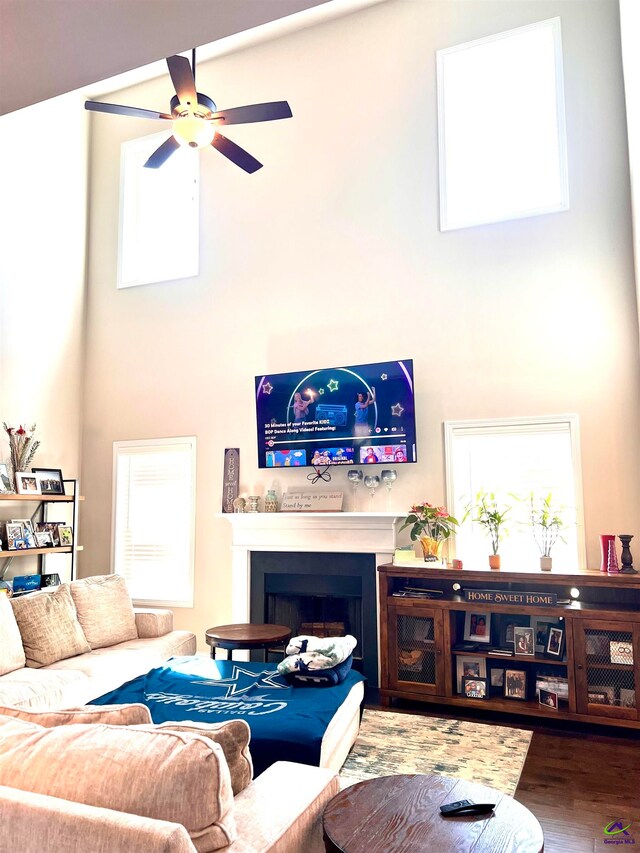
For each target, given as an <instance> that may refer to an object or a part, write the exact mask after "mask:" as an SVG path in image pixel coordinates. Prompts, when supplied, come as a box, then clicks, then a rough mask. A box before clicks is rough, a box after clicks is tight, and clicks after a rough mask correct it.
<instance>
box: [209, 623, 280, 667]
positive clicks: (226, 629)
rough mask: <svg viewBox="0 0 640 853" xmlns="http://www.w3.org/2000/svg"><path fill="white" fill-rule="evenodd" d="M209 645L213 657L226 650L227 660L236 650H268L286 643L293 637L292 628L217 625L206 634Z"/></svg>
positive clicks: (248, 624)
mask: <svg viewBox="0 0 640 853" xmlns="http://www.w3.org/2000/svg"><path fill="white" fill-rule="evenodd" d="M205 637H206V640H207V645H209V646H211V657H212V658H215V656H216V649H225V650H226V652H227V660H228V659H229V658H230V657H231V653H232V652H234V651H236V649H265V656H266V653H267V652H266V649H268V648H269V647H270V646H272V645H273V644H274V643H285V642H286V641H287V640H288V639H289V638H290V637H291V628H287V626H286V625H252V624H250V623H247V624H238V625H217V626H216V627H215V628H209V629H208V630H207V631H206V632H205Z"/></svg>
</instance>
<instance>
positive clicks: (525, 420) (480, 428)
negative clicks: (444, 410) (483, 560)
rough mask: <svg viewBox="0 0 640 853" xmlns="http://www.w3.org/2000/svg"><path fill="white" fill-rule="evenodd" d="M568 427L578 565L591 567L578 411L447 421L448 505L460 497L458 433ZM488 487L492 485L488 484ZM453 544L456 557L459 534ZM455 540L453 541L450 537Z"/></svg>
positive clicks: (445, 439)
mask: <svg viewBox="0 0 640 853" xmlns="http://www.w3.org/2000/svg"><path fill="white" fill-rule="evenodd" d="M558 426H561V427H562V426H564V427H566V429H567V430H568V432H569V440H570V443H571V463H572V467H573V484H574V499H575V504H574V505H575V511H576V524H577V528H578V529H577V531H576V539H577V546H578V565H579V566H580V567H582V568H586V566H587V548H586V541H585V530H584V504H583V498H582V463H581V453H580V422H579V418H578V415H577V414H561V415H539V416H536V417H520V418H487V419H483V420H462V421H445V422H444V453H445V471H446V489H447V506H448V507H449V508H450V510H451V512H453V508H454V507H455V498H456V496H455V495H454V493H453V483H454V477H453V442H454V439H455V437H456V435H464V434H465V433H466V434H478V433H482V432H488V433H495V432H497V431H510V432H525V433H526V432H529V431H537V432H540V431H543V430H544V429H545V428H547V429H550V430H554V429H557V427H558ZM487 488H490V486H489V484H487ZM452 539H453V542H452V544H451V545H450V546H449V551H450V554H451V556H455V536H454V537H452ZM449 541H450V542H451V540H449ZM451 552H453V553H451Z"/></svg>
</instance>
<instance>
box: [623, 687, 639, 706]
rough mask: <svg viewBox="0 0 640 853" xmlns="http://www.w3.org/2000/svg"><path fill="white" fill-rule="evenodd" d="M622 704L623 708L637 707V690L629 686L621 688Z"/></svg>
mask: <svg viewBox="0 0 640 853" xmlns="http://www.w3.org/2000/svg"><path fill="white" fill-rule="evenodd" d="M620 704H621V705H622V707H623V708H635V707H636V691H635V690H630V689H629V688H628V687H621V688H620Z"/></svg>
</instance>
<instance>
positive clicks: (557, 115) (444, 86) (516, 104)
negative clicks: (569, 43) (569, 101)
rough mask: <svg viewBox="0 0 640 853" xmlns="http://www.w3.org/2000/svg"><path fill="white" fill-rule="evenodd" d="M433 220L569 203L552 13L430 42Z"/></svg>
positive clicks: (536, 210) (507, 215)
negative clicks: (458, 40)
mask: <svg viewBox="0 0 640 853" xmlns="http://www.w3.org/2000/svg"><path fill="white" fill-rule="evenodd" d="M437 74H438V133H439V148H440V229H441V230H442V231H447V230H450V229H454V228H465V227H468V226H471V225H479V224H482V223H487V222H500V221H503V220H506V219H516V218H519V217H523V216H534V215H538V214H541V213H551V212H554V211H559V210H567V209H568V208H569V187H568V180H567V153H566V132H565V119H564V88H563V77H562V43H561V34H560V19H559V18H552V19H551V20H549V21H542V22H541V23H537V24H531V25H530V26H527V27H520V28H519V29H516V30H510V31H509V32H505V33H500V34H498V35H495V36H490V37H489V38H484V39H480V40H478V41H473V42H468V43H466V44H462V45H458V46H456V47H451V48H447V49H446V50H439V51H438V54H437Z"/></svg>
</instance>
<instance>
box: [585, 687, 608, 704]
mask: <svg viewBox="0 0 640 853" xmlns="http://www.w3.org/2000/svg"><path fill="white" fill-rule="evenodd" d="M587 702H588V703H589V704H590V705H608V704H609V695H608V694H607V693H605V692H604V691H602V692H601V691H600V690H590V691H589V692H588V693H587Z"/></svg>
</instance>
